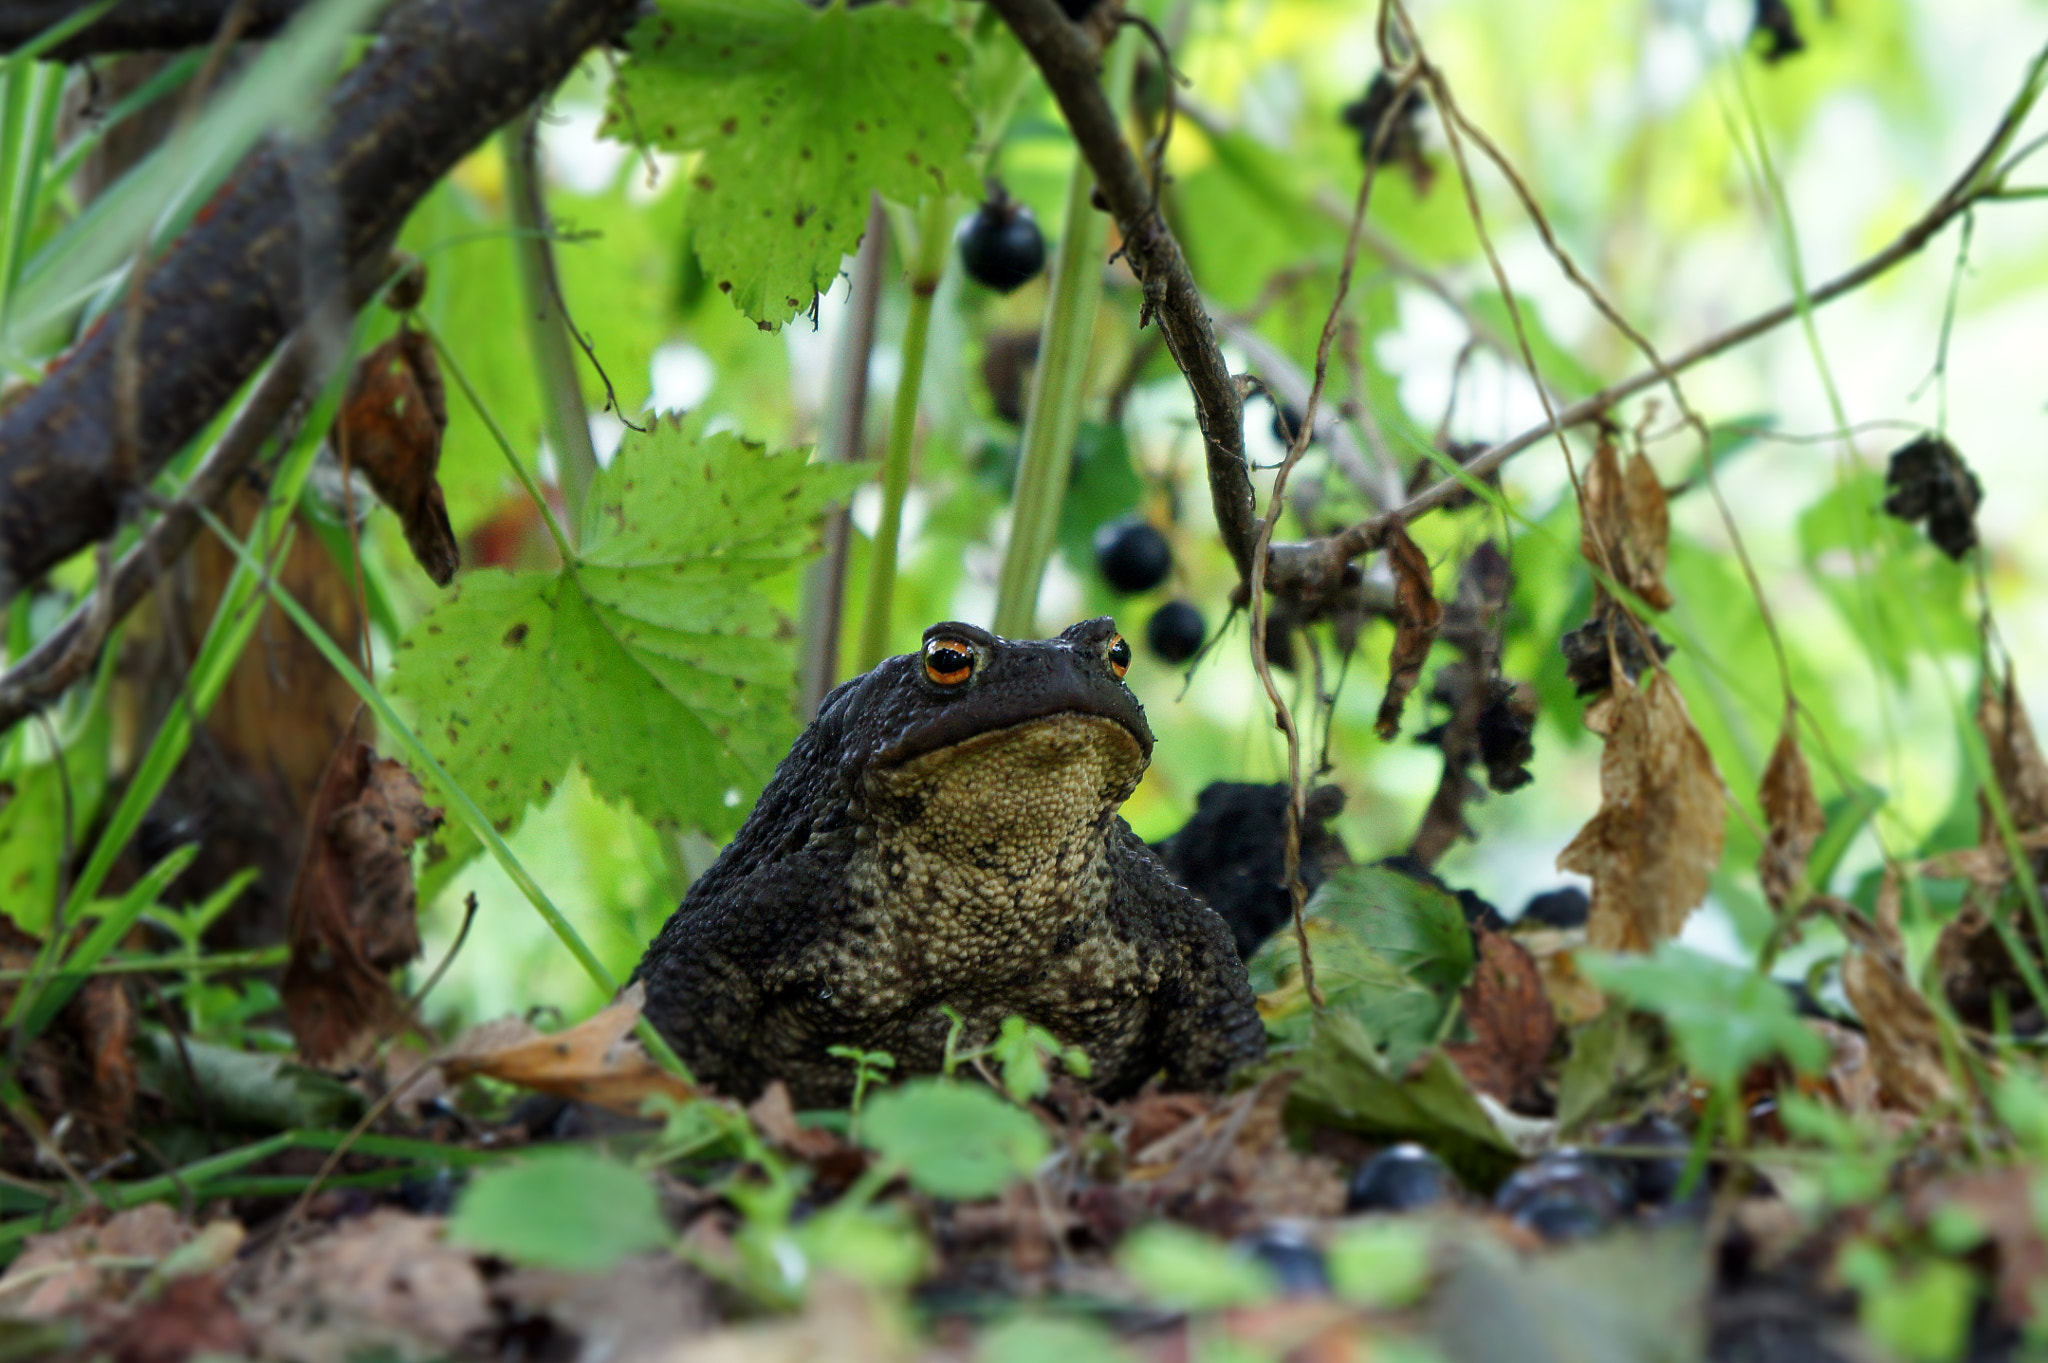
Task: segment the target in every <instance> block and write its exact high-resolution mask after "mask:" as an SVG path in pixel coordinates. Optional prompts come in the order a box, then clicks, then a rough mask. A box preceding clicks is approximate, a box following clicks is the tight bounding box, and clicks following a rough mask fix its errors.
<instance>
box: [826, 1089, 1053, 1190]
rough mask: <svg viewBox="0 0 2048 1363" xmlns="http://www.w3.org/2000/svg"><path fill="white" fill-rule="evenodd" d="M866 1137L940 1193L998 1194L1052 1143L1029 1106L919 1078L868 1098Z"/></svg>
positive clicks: (920, 1183)
mask: <svg viewBox="0 0 2048 1363" xmlns="http://www.w3.org/2000/svg"><path fill="white" fill-rule="evenodd" d="M860 1135H861V1140H862V1141H863V1142H865V1143H866V1144H867V1145H868V1146H870V1147H872V1148H873V1149H874V1150H875V1151H876V1152H877V1153H879V1154H880V1155H881V1156H882V1158H883V1159H884V1160H887V1161H888V1162H889V1163H891V1164H893V1165H895V1166H896V1167H897V1168H899V1169H901V1170H902V1171H903V1175H904V1177H905V1178H908V1179H909V1180H910V1181H911V1182H912V1183H913V1184H915V1185H916V1186H917V1187H918V1188H920V1189H922V1190H923V1191H925V1192H927V1193H930V1194H932V1195H933V1196H934V1197H948V1198H961V1199H964V1198H977V1197H994V1196H995V1195H996V1194H997V1193H1000V1192H1001V1191H1002V1190H1003V1189H1005V1188H1007V1187H1009V1186H1010V1185H1011V1184H1012V1183H1015V1182H1016V1181H1017V1180H1018V1179H1020V1178H1022V1177H1024V1176H1025V1175H1027V1174H1029V1173H1030V1172H1031V1171H1032V1170H1033V1169H1035V1168H1037V1167H1038V1165H1039V1164H1040V1163H1041V1162H1042V1161H1043V1160H1044V1159H1045V1157H1046V1155H1047V1154H1048V1153H1049V1152H1050V1151H1051V1149H1052V1143H1051V1141H1050V1140H1049V1139H1048V1138H1047V1136H1046V1134H1045V1128H1043V1127H1041V1126H1040V1125H1039V1124H1038V1120H1037V1119H1036V1118H1035V1117H1033V1116H1032V1115H1031V1114H1030V1113H1028V1112H1026V1111H1025V1110H1024V1109H1023V1108H1020V1107H1016V1106H1014V1105H1013V1104H1010V1103H1006V1102H1004V1101H1003V1100H1002V1099H1001V1098H999V1097H997V1096H996V1095H995V1093H994V1092H993V1091H991V1090H989V1089H985V1088H981V1087H979V1086H978V1085H973V1084H956V1083H953V1082H952V1081H950V1080H944V1079H925V1080H917V1081H914V1082H912V1083H908V1084H905V1085H904V1086H903V1087H902V1088H899V1089H891V1090H889V1091H888V1092H887V1093H882V1094H877V1095H876V1096H875V1097H873V1098H871V1099H869V1100H868V1105H867V1109H866V1110H865V1111H864V1112H862V1114H861V1121H860Z"/></svg>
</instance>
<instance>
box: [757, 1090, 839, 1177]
mask: <svg viewBox="0 0 2048 1363" xmlns="http://www.w3.org/2000/svg"><path fill="white" fill-rule="evenodd" d="M747 1115H748V1116H749V1117H751V1118H753V1120H754V1125H755V1127H756V1128H758V1129H759V1131H760V1132H761V1134H762V1135H763V1136H765V1137H766V1138H767V1140H768V1144H770V1145H772V1146H774V1147H775V1148H776V1149H777V1150H780V1151H781V1152H782V1153H783V1154H785V1155H789V1156H791V1157H793V1158H795V1159H800V1160H802V1161H803V1162H804V1163H806V1164H812V1163H815V1162H817V1161H819V1160H823V1159H831V1158H833V1157H835V1156H838V1155H842V1154H847V1153H853V1152H852V1148H851V1147H849V1146H848V1145H847V1143H846V1142H845V1141H843V1140H841V1139H840V1138H839V1136H838V1134H837V1133H836V1132H831V1131H827V1130H826V1129H825V1128H823V1127H821V1126H805V1125H803V1124H802V1123H801V1122H799V1121H797V1119H796V1104H795V1103H794V1102H792V1101H791V1100H790V1096H789V1085H787V1084H785V1083H783V1082H782V1081H781V1080H780V1079H775V1080H771V1081H770V1082H769V1084H768V1087H767V1088H765V1089H763V1090H761V1096H760V1097H759V1098H756V1099H755V1100H754V1101H753V1104H752V1105H751V1106H750V1107H748V1108H747Z"/></svg>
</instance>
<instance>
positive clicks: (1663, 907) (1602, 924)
mask: <svg viewBox="0 0 2048 1363" xmlns="http://www.w3.org/2000/svg"><path fill="white" fill-rule="evenodd" d="M1586 727H1588V728H1590V729H1592V730H1593V731H1594V732H1596V733H1601V734H1604V735H1605V736H1606V739H1607V746H1606V748H1605V750H1604V751H1603V752H1602V753H1601V755H1600V811H1599V813H1597V814H1595V815H1594V816H1593V818H1592V819H1591V820H1590V821H1589V822H1588V823H1587V824H1586V826H1585V827H1584V828H1582V829H1580V830H1579V835H1578V836H1577V837H1575V838H1573V839H1572V841H1571V845H1570V846H1568V847H1566V848H1565V849H1564V851H1563V852H1561V853H1559V854H1558V858H1557V866H1558V869H1559V870H1561V871H1577V872H1579V873H1580V874H1582V875H1586V876H1590V877H1592V880H1593V906H1592V910H1591V913H1590V915H1589V916H1588V918H1587V922H1586V937H1587V940H1588V941H1589V942H1590V943H1591V944H1592V945H1593V946H1594V947H1596V948H1598V949H1600V950H1602V951H1648V950H1650V949H1651V948H1652V947H1654V946H1656V945H1657V944H1658V943H1659V942H1662V941H1665V940H1666V939H1668V938H1670V937H1674V936H1676V935H1677V933H1678V930H1679V928H1681V927H1682V926H1684V924H1685V920H1686V918H1687V917H1689V916H1690V915H1691V913H1692V911H1693V910H1694V909H1695V908H1697V907H1699V904H1700V901H1701V900H1703V899H1705V898H1706V894H1707V882H1708V880H1709V879H1710V878H1711V877H1712V875H1713V872H1714V868H1715V866H1716V865H1718V864H1719V863H1720V860H1721V846H1722V842H1723V839H1724V838H1725V836H1726V833H1727V827H1726V819H1725V815H1724V808H1723V806H1724V800H1725V792H1724V789H1723V787H1722V784H1721V773H1720V772H1719V771H1718V770H1716V769H1715V767H1714V759H1713V757H1712V756H1711V755H1710V754H1709V753H1708V752H1707V744H1706V740H1704V739H1702V738H1701V737H1700V734H1699V730H1698V729H1696V728H1695V727H1693V722H1692V716H1691V714H1689V713H1688V712H1687V710H1686V708H1685V700H1684V698H1683V697H1682V696H1680V695H1679V693H1678V687H1677V686H1676V685H1675V684H1674V683H1673V682H1672V681H1671V679H1670V677H1668V676H1666V675H1665V674H1663V673H1661V672H1659V673H1653V674H1652V675H1651V676H1650V677H1649V678H1648V680H1647V681H1646V682H1645V683H1644V684H1643V685H1642V686H1636V685H1635V684H1633V683H1631V682H1630V681H1629V680H1628V679H1627V678H1626V677H1625V676H1622V675H1618V674H1617V675H1616V677H1615V678H1614V689H1613V690H1612V691H1610V692H1609V693H1608V695H1607V697H1606V699H1604V700H1602V701H1600V702H1599V703H1598V704H1596V705H1595V706H1593V707H1592V708H1591V709H1589V710H1588V711H1587V712H1586Z"/></svg>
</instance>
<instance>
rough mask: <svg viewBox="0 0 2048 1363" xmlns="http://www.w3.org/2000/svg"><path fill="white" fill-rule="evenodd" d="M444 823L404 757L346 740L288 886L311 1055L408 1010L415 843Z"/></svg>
mask: <svg viewBox="0 0 2048 1363" xmlns="http://www.w3.org/2000/svg"><path fill="white" fill-rule="evenodd" d="M440 826H441V811H440V810H438V809H433V808H430V807H429V806H428V805H427V803H426V801H425V799H424V798H423V797H422V795H421V792H420V783H419V781H418V780H417V779H416V778H415V777H414V776H413V774H412V773H411V772H410V771H408V770H407V769H406V767H405V765H404V764H403V763H401V762H396V761H393V760H392V759H390V758H388V757H379V756H377V754H376V752H375V751H374V750H373V749H372V748H371V747H370V745H369V744H367V743H361V742H358V741H356V739H354V738H353V737H349V738H345V739H343V740H342V743H341V746H340V747H339V748H337V749H336V750H335V754H334V758H333V760H332V761H331V762H330V763H329V764H328V768H327V774H326V776H325V777H324V778H323V779H322V781H321V783H320V790H319V793H318V794H317V795H316V796H315V797H314V800H313V808H312V812H311V814H310V815H309V817H308V819H307V833H306V851H305V856H304V858H303V860H301V862H300V864H299V875H298V880H297V881H296V882H295V883H294V884H293V886H292V900H291V926H290V940H291V961H290V964H288V965H287V966H286V967H285V973H284V982H283V994H284V1004H285V1015H286V1017H287V1019H288V1020H289V1021H290V1023H291V1029H292V1036H293V1037H294V1039H296V1040H297V1042H298V1045H299V1050H300V1052H301V1053H302V1054H304V1055H305V1056H306V1057H307V1058H308V1059H310V1060H313V1061H315V1062H320V1063H325V1062H329V1061H332V1060H335V1059H337V1058H339V1057H342V1056H344V1055H347V1054H349V1053H350V1052H351V1050H352V1049H353V1048H355V1047H356V1046H358V1045H359V1043H360V1042H361V1041H362V1040H363V1039H364V1038H365V1036H366V1035H374V1034H375V1033H376V1032H378V1031H382V1030H388V1029H390V1028H391V1027H393V1026H395V1025H396V1024H397V1023H399V1022H400V1021H401V1020H402V1019H401V1018H400V1016H399V1007H398V1000H397V997H396V995H394V994H393V993H392V989H391V980H390V974H391V972H392V971H393V970H396V969H397V968H398V967H399V966H401V965H404V964H405V963H406V962H407V961H410V960H412V959H413V958H414V957H415V956H418V955H419V952H420V936H419V904H418V899H417V895H416V893H415V891H414V887H413V879H412V849H413V844H415V843H416V842H418V841H419V840H420V839H421V838H424V837H427V836H428V835H430V834H432V833H433V832H434V830H435V829H437V828H439V827H440Z"/></svg>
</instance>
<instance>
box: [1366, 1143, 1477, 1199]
mask: <svg viewBox="0 0 2048 1363" xmlns="http://www.w3.org/2000/svg"><path fill="white" fill-rule="evenodd" d="M1456 1187H1457V1180H1456V1179H1455V1178H1454V1177H1453V1176H1452V1174H1451V1171H1450V1170H1449V1169H1446V1168H1445V1167H1444V1163H1443V1161H1442V1160H1440V1159H1438V1158H1437V1157H1436V1156H1435V1155H1432V1154H1430V1153H1429V1151H1427V1150H1425V1149H1423V1148H1422V1147H1421V1146H1419V1145H1415V1144H1412V1143H1406V1142H1404V1143H1403V1144H1400V1145H1395V1146H1389V1147H1388V1148H1387V1149H1385V1150H1382V1151H1380V1152H1379V1153H1378V1154H1377V1155H1374V1156H1373V1157H1372V1158H1371V1159H1369V1160H1367V1161H1366V1162H1365V1163H1363V1164H1361V1165H1359V1166H1358V1172H1357V1173H1356V1174H1353V1175H1352V1176H1351V1188H1350V1190H1349V1192H1347V1193H1346V1195H1345V1198H1344V1210H1346V1211H1350V1212H1410V1211H1414V1210H1416V1209H1417V1208H1418V1207H1427V1206H1431V1205H1433V1204H1435V1203H1438V1202H1441V1201H1443V1200H1444V1199H1445V1198H1447V1197H1449V1196H1450V1195H1451V1193H1452V1191H1453V1190H1454V1189H1455V1188H1456Z"/></svg>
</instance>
